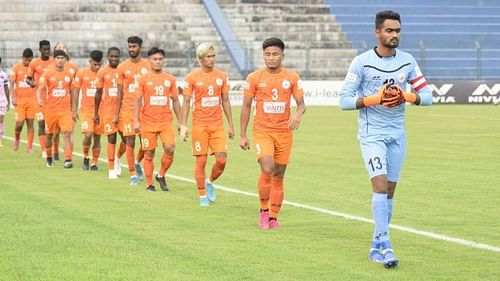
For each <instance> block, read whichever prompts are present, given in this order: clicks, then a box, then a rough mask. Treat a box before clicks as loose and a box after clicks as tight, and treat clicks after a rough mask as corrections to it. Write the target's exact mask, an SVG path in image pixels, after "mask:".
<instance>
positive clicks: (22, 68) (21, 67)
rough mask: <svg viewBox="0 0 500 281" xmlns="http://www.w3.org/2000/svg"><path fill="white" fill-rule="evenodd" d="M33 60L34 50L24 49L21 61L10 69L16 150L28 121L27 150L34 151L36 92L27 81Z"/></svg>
mask: <svg viewBox="0 0 500 281" xmlns="http://www.w3.org/2000/svg"><path fill="white" fill-rule="evenodd" d="M32 60H33V50H31V49H30V48H26V49H24V51H23V55H22V58H21V62H20V63H18V64H16V65H14V66H13V67H12V69H11V70H10V93H11V96H12V100H11V102H12V105H13V106H14V107H15V119H16V126H15V129H14V136H15V137H14V144H13V146H12V148H13V149H14V151H17V150H18V149H19V143H20V141H21V131H22V130H23V125H24V122H25V121H26V127H27V134H28V138H27V139H28V146H27V149H26V151H27V152H28V153H32V152H33V138H34V135H35V128H34V127H33V124H34V123H33V121H34V119H35V112H36V110H37V109H36V97H35V96H36V93H35V90H34V89H33V88H31V86H30V85H29V84H28V83H27V82H26V79H27V78H28V76H31V70H30V68H29V64H30V62H31V61H32Z"/></svg>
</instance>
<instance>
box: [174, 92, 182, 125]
mask: <svg viewBox="0 0 500 281" xmlns="http://www.w3.org/2000/svg"><path fill="white" fill-rule="evenodd" d="M172 109H173V110H174V113H175V118H177V124H180V123H181V118H182V112H181V105H180V103H179V97H178V96H173V97H172ZM179 126H180V125H179Z"/></svg>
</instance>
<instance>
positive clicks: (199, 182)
mask: <svg viewBox="0 0 500 281" xmlns="http://www.w3.org/2000/svg"><path fill="white" fill-rule="evenodd" d="M194 164H195V166H194V179H195V181H196V187H198V194H199V195H200V196H205V195H207V192H206V191H205V166H206V165H207V156H206V155H203V156H196V160H195V163H194Z"/></svg>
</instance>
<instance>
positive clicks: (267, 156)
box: [253, 132, 274, 229]
mask: <svg viewBox="0 0 500 281" xmlns="http://www.w3.org/2000/svg"><path fill="white" fill-rule="evenodd" d="M253 140H254V143H255V153H256V156H257V161H258V162H259V165H260V175H259V180H258V183H257V190H258V193H259V207H260V210H259V222H258V226H259V227H260V228H261V229H269V201H270V196H271V181H272V173H273V170H274V144H273V139H272V137H271V136H270V135H269V134H265V133H262V132H253Z"/></svg>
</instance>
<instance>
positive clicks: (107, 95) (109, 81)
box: [97, 65, 120, 115]
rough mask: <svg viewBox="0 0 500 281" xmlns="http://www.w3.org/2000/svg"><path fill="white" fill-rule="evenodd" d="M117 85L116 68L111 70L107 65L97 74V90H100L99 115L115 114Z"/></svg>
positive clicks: (118, 80) (118, 82)
mask: <svg viewBox="0 0 500 281" xmlns="http://www.w3.org/2000/svg"><path fill="white" fill-rule="evenodd" d="M118 84H120V74H119V73H118V68H112V67H110V66H109V65H107V66H105V67H104V68H101V69H100V70H99V71H98V72H97V88H102V97H101V104H100V105H99V113H105V114H111V115H114V114H115V111H116V96H117V95H118Z"/></svg>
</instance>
